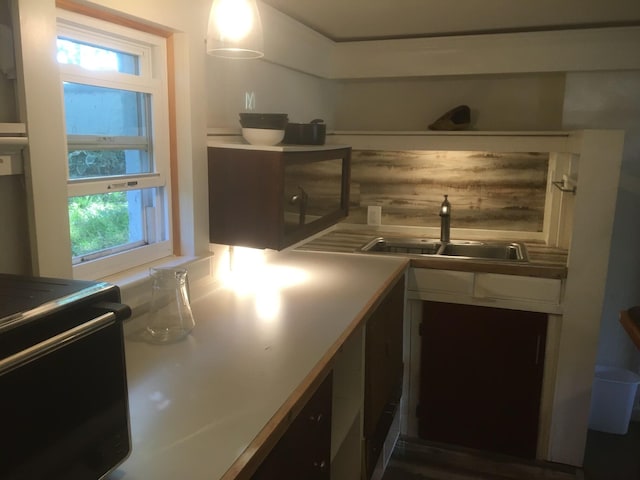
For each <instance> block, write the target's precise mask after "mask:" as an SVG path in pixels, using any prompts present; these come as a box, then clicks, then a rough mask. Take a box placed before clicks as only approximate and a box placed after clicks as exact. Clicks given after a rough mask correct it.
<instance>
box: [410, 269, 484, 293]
mask: <svg viewBox="0 0 640 480" xmlns="http://www.w3.org/2000/svg"><path fill="white" fill-rule="evenodd" d="M473 277H474V274H473V273H472V272H456V271H452V270H432V269H427V268H411V269H409V282H408V284H409V290H414V291H429V292H436V293H448V294H461V295H468V296H470V295H472V294H473Z"/></svg>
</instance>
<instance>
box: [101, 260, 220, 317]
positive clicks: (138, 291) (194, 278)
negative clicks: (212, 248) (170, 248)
mask: <svg viewBox="0 0 640 480" xmlns="http://www.w3.org/2000/svg"><path fill="white" fill-rule="evenodd" d="M211 257H212V255H205V256H201V257H176V256H171V257H165V258H162V259H160V260H156V261H155V262H150V263H147V264H145V265H140V266H139V267H135V268H132V269H129V270H125V271H123V272H120V273H117V274H114V275H109V276H106V277H103V278H101V279H100V281H103V282H107V283H111V284H114V285H117V286H118V287H120V293H121V301H122V303H125V304H126V305H128V306H129V307H131V310H132V311H133V315H132V318H133V317H136V316H138V315H140V314H143V313H145V312H146V311H147V310H148V308H149V302H150V300H151V278H150V276H149V269H151V268H156V267H182V268H185V269H186V270H187V277H188V281H189V290H190V296H191V298H192V300H193V298H197V296H199V293H198V292H199V290H200V287H202V286H203V285H204V284H206V285H208V284H209V283H210V282H212V281H213V280H212V279H213V277H212V274H211Z"/></svg>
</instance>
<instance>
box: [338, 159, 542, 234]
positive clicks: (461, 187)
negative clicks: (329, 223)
mask: <svg viewBox="0 0 640 480" xmlns="http://www.w3.org/2000/svg"><path fill="white" fill-rule="evenodd" d="M351 161H352V163H351V205H350V213H349V217H348V218H347V219H346V220H345V222H347V223H356V224H366V223H367V207H368V206H369V205H380V206H382V224H383V225H402V226H418V227H438V226H439V225H440V217H439V216H438V212H439V209H440V204H441V203H442V200H443V198H444V197H443V195H445V194H447V195H449V201H450V202H451V205H452V216H451V227H452V228H473V229H491V230H512V231H525V232H541V231H542V224H543V218H544V203H545V196H546V195H545V194H546V188H547V169H548V163H549V155H548V154H546V153H493V152H449V151H446V152H444V151H373V150H354V151H353V152H352V158H351Z"/></svg>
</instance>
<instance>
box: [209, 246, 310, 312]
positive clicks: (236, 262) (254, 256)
mask: <svg viewBox="0 0 640 480" xmlns="http://www.w3.org/2000/svg"><path fill="white" fill-rule="evenodd" d="M267 255H268V254H267V253H266V252H265V251H264V250H256V249H252V248H244V247H229V251H228V258H227V259H223V261H222V262H221V264H223V265H225V264H226V265H228V269H225V270H224V271H221V272H220V278H221V279H222V282H223V285H224V286H225V288H227V289H229V290H233V291H234V292H235V293H236V294H238V295H255V296H256V301H258V298H260V302H261V304H263V305H265V307H264V308H265V309H267V310H269V311H273V310H274V308H275V307H274V305H279V304H280V292H281V291H282V290H285V289H287V288H290V287H293V286H296V285H300V284H302V283H304V282H306V281H307V279H308V273H307V272H306V271H305V270H303V269H300V268H295V267H288V266H282V265H270V264H269V263H268V262H267ZM269 297H273V298H277V299H278V300H277V301H275V300H273V301H272V300H267V299H268V298H269ZM267 305H270V306H269V307H267Z"/></svg>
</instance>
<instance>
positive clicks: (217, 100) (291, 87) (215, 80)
mask: <svg viewBox="0 0 640 480" xmlns="http://www.w3.org/2000/svg"><path fill="white" fill-rule="evenodd" d="M206 73H207V81H206V84H207V88H206V89H207V102H208V108H207V126H208V127H209V128H234V129H238V128H240V124H239V123H238V113H239V112H246V111H250V108H247V105H246V101H245V98H246V94H247V93H249V94H251V93H253V95H254V99H255V108H254V109H253V111H255V112H269V113H287V114H289V121H290V122H294V123H307V122H310V121H311V120H313V119H314V118H321V119H323V120H324V121H325V122H326V123H327V126H328V128H332V124H333V111H334V108H335V91H336V85H335V82H332V81H330V80H324V79H321V78H318V77H315V76H313V75H308V74H306V73H301V72H298V71H295V70H291V69H289V68H286V67H282V66H279V65H275V64H273V63H269V62H267V61H264V60H250V61H238V60H230V59H223V58H215V57H208V58H207V72H206Z"/></svg>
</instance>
